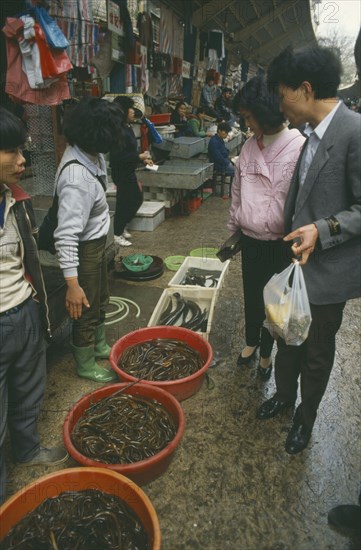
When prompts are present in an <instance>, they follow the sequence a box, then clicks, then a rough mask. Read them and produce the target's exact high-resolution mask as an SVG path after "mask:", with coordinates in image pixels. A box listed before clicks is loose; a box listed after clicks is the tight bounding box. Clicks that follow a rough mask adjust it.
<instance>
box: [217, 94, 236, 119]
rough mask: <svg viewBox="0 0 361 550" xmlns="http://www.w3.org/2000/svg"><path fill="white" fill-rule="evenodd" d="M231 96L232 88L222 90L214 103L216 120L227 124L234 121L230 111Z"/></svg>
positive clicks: (233, 115) (232, 113)
mask: <svg viewBox="0 0 361 550" xmlns="http://www.w3.org/2000/svg"><path fill="white" fill-rule="evenodd" d="M232 95H233V91H232V88H223V90H222V95H220V96H219V98H218V99H217V100H216V102H215V110H216V113H217V118H218V119H219V120H221V121H223V122H229V124H232V123H233V122H234V121H235V120H236V117H235V114H234V112H233V110H232Z"/></svg>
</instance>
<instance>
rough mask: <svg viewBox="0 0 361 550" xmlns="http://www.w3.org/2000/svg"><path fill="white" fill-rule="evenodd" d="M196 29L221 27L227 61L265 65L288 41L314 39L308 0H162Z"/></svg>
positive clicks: (301, 42)
mask: <svg viewBox="0 0 361 550" xmlns="http://www.w3.org/2000/svg"><path fill="white" fill-rule="evenodd" d="M162 3H163V4H165V5H168V6H169V7H171V9H172V10H173V11H174V12H176V13H177V14H178V15H179V16H180V17H182V18H183V19H184V20H186V18H187V15H189V10H190V9H191V17H192V23H193V25H194V26H195V27H197V28H198V29H199V30H200V31H210V30H215V29H218V30H221V31H223V33H224V37H225V47H226V49H227V50H228V53H229V62H230V63H232V64H233V65H239V64H240V63H241V62H242V61H248V62H254V63H257V64H258V65H261V66H263V67H267V65H268V64H269V63H270V61H271V60H272V59H273V58H274V57H275V56H276V55H277V54H278V53H279V52H280V51H282V50H283V49H284V48H286V47H287V46H288V45H289V44H292V45H293V46H294V47H300V46H304V45H306V44H311V43H316V37H315V34H314V30H313V26H312V18H311V10H310V2H309V0H162Z"/></svg>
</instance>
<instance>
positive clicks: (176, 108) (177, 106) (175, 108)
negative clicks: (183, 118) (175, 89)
mask: <svg viewBox="0 0 361 550" xmlns="http://www.w3.org/2000/svg"><path fill="white" fill-rule="evenodd" d="M181 105H184V106H185V107H187V105H186V104H185V103H184V101H178V103H177V105H176V106H175V107H174V111H175V112H176V113H178V109H179V107H180V106H181Z"/></svg>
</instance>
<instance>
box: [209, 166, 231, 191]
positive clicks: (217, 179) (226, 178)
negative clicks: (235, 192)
mask: <svg viewBox="0 0 361 550" xmlns="http://www.w3.org/2000/svg"><path fill="white" fill-rule="evenodd" d="M232 181H233V176H231V175H227V174H225V173H224V172H217V171H216V170H214V172H213V191H214V194H217V185H220V186H221V197H224V196H225V195H224V186H225V184H228V185H229V191H228V196H229V197H230V196H231V188H232Z"/></svg>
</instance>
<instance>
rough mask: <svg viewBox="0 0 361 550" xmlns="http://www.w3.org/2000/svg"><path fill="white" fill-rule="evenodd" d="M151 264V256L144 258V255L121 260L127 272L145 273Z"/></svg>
mask: <svg viewBox="0 0 361 550" xmlns="http://www.w3.org/2000/svg"><path fill="white" fill-rule="evenodd" d="M152 263H153V258H152V256H144V254H131V255H130V256H125V258H123V259H122V264H123V265H124V267H125V268H126V269H128V271H138V272H139V271H146V270H147V269H148V268H149V267H150V266H151V265H152Z"/></svg>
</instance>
